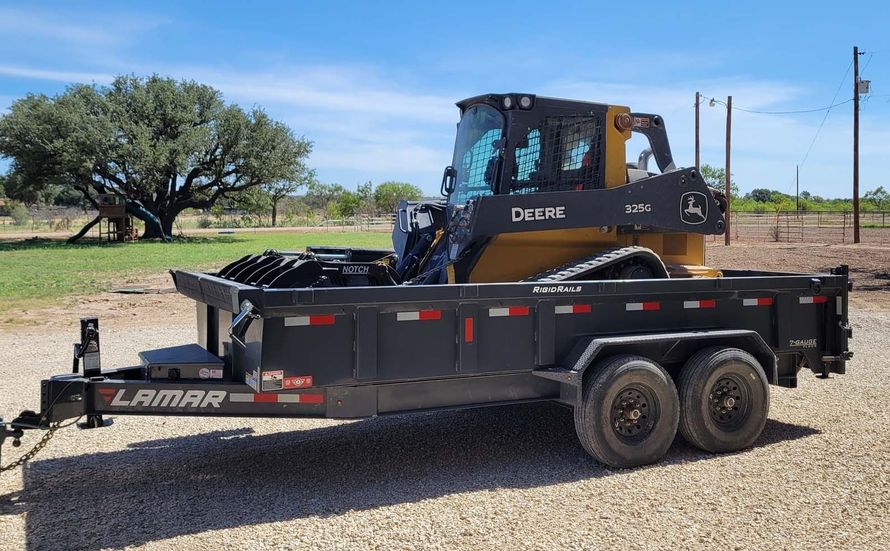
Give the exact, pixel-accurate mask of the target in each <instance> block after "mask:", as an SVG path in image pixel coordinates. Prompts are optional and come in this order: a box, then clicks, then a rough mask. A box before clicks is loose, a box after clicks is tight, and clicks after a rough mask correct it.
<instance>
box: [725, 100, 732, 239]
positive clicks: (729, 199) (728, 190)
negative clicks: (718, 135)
mask: <svg viewBox="0 0 890 551" xmlns="http://www.w3.org/2000/svg"><path fill="white" fill-rule="evenodd" d="M731 142H732V96H727V97H726V190H725V192H724V193H726V233H725V234H724V235H725V236H726V245H729V243H730V229H731V228H730V220H731V219H732V188H731V186H730V178H731V176H730V174H731V173H730V171H729V158H730V154H729V151H730V145H731Z"/></svg>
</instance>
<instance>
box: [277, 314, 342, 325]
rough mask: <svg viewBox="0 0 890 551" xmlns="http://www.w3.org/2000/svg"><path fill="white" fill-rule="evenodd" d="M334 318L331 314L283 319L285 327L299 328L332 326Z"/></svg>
mask: <svg viewBox="0 0 890 551" xmlns="http://www.w3.org/2000/svg"><path fill="white" fill-rule="evenodd" d="M334 321H335V318H334V316H333V315H332V314H320V315H316V316H294V317H290V318H284V326H285V327H299V326H304V325H334Z"/></svg>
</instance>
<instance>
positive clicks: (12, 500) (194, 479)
mask: <svg viewBox="0 0 890 551" xmlns="http://www.w3.org/2000/svg"><path fill="white" fill-rule="evenodd" d="M261 422H262V421H257V423H261ZM103 430H116V429H115V427H111V428H108V429H103ZM148 430H150V427H149V426H146V431H148ZM816 433H818V431H817V430H816V429H813V428H810V427H804V426H798V425H790V424H786V423H782V422H780V421H775V420H772V419H771V420H769V421H768V422H767V425H766V428H765V430H764V432H763V436H761V438H760V440H759V441H758V443H757V446H759V447H762V446H765V445H770V444H773V443H776V442H783V441H789V440H795V439H799V438H804V437H807V436H810V435H813V434H816ZM709 457H712V456H710V455H708V454H705V453H702V452H700V451H698V450H696V449H694V448H692V447H691V446H688V445H687V444H685V443H683V442H682V441H681V440H679V439H678V442H677V443H675V445H674V446H673V447H672V448H671V450H670V451H669V452H668V456H667V457H666V458H665V460H664V462H665V463H674V464H676V463H683V462H688V461H698V460H703V459H707V458H709ZM662 466H663V464H662ZM647 468H650V469H658V468H660V467H659V465H654V466H651V467H647ZM620 474H621V471H610V470H608V469H606V468H605V467H603V466H602V465H600V464H598V463H596V462H595V461H594V460H592V459H591V458H590V457H589V456H588V455H587V454H586V453H585V452H584V450H583V449H582V448H581V445H580V444H579V443H578V440H577V438H576V436H575V431H574V427H573V424H572V414H571V411H569V410H568V409H565V408H562V407H560V406H557V405H554V404H533V405H521V406H504V407H493V408H486V409H476V410H465V411H452V412H440V413H432V414H417V415H405V416H398V417H385V418H375V419H368V420H363V421H356V422H353V423H347V424H343V425H337V426H334V427H325V428H318V429H311V430H304V431H294V432H286V433H278V434H272V435H263V436H256V435H253V431H252V429H249V428H246V429H241V430H235V431H219V432H210V433H206V434H200V435H194V436H182V437H177V438H170V439H165V440H152V441H146V442H140V443H137V444H133V445H131V446H130V447H129V449H127V450H125V451H119V452H111V453H94V454H84V455H79V456H74V457H67V458H60V459H50V460H44V461H39V460H37V461H35V462H34V463H32V464H30V465H29V467H28V468H27V469H26V470H25V472H24V489H23V490H22V491H21V492H18V493H17V495H4V496H0V515H8V514H18V513H22V512H26V513H27V525H26V529H27V538H28V548H29V549H38V548H57V547H64V548H75V549H100V548H107V547H115V548H117V547H124V546H129V545H139V544H143V543H146V542H151V541H157V540H162V539H166V538H171V537H174V536H179V535H184V534H193V533H200V532H204V531H207V530H219V529H225V528H235V527H239V526H256V525H260V524H264V523H269V522H277V521H286V520H291V519H297V518H303V517H309V516H327V515H338V514H341V513H344V512H346V511H349V510H353V509H359V510H361V509H371V508H375V507H382V506H388V505H394V504H401V503H412V502H417V501H420V500H424V499H430V498H437V497H440V496H443V495H447V494H453V493H462V492H474V491H479V490H491V489H497V488H502V487H506V488H534V487H543V486H550V485H553V484H560V483H566V482H572V481H577V480H581V479H590V478H598V477H604V476H612V475H620Z"/></svg>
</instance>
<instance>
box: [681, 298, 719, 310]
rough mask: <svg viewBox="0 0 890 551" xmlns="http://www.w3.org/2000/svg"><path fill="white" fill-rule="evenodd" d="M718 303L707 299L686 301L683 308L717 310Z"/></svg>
mask: <svg viewBox="0 0 890 551" xmlns="http://www.w3.org/2000/svg"><path fill="white" fill-rule="evenodd" d="M716 307H717V301H716V300H714V299H706V300H684V301H683V308H685V309H687V310H688V309H698V308H716Z"/></svg>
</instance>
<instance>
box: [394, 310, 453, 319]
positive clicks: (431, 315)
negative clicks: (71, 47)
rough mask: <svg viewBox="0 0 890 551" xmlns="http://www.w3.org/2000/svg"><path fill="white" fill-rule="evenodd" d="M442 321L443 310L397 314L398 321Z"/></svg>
mask: <svg viewBox="0 0 890 551" xmlns="http://www.w3.org/2000/svg"><path fill="white" fill-rule="evenodd" d="M440 319H442V311H441V310H418V311H416V312H397V313H396V321H431V320H440Z"/></svg>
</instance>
